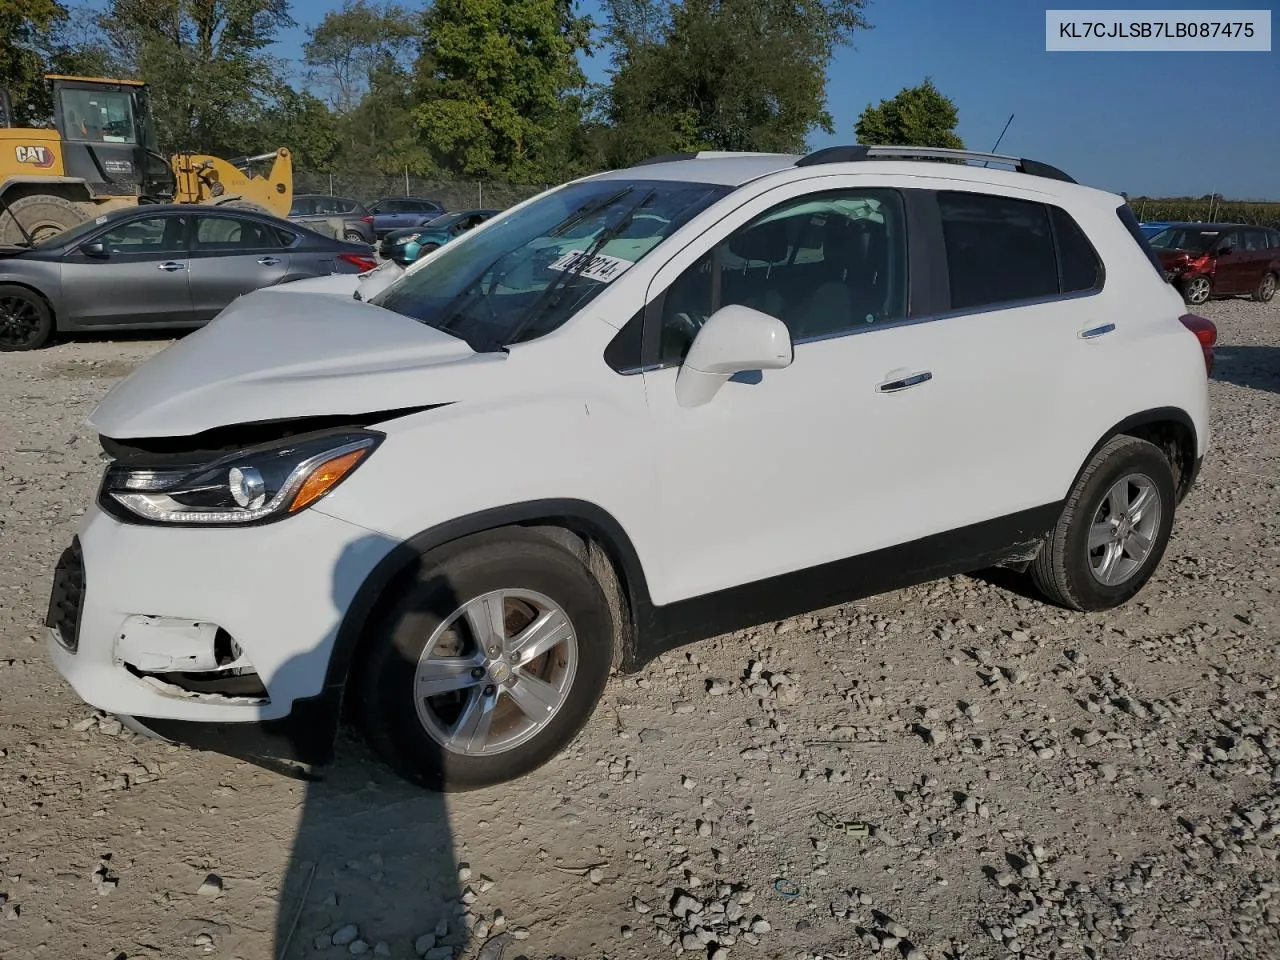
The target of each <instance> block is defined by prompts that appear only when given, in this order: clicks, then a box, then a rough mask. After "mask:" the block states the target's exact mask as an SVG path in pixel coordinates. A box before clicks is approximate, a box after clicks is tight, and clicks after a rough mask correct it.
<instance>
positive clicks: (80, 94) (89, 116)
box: [61, 89, 138, 143]
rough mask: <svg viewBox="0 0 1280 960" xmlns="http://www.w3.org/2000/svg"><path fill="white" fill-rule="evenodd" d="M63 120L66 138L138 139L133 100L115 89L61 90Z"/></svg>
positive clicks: (92, 139) (117, 141)
mask: <svg viewBox="0 0 1280 960" xmlns="http://www.w3.org/2000/svg"><path fill="white" fill-rule="evenodd" d="M61 95H62V123H63V126H64V127H65V128H66V133H65V136H66V138H67V139H68V140H88V141H92V142H99V143H137V142H138V139H137V134H136V132H135V131H134V129H133V100H132V98H131V97H130V96H129V94H127V93H121V92H119V91H115V90H76V89H64V90H63V91H62V94H61Z"/></svg>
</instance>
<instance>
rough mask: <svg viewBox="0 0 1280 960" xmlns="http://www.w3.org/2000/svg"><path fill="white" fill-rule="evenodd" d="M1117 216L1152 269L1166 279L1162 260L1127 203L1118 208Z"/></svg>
mask: <svg viewBox="0 0 1280 960" xmlns="http://www.w3.org/2000/svg"><path fill="white" fill-rule="evenodd" d="M1116 216H1117V217H1119V218H1120V222H1121V223H1122V224H1124V228H1125V230H1127V231H1128V232H1129V236H1131V237H1133V242H1134V243H1136V244H1137V245H1138V246H1139V247H1141V248H1142V252H1143V253H1145V254H1146V255H1147V262H1148V263H1150V264H1151V267H1152V269H1154V270H1155V272H1156V273H1158V274H1160V279H1162V280H1163V279H1164V267H1163V266H1161V264H1160V258H1159V257H1158V256H1156V252H1155V250H1154V249H1153V248H1152V246H1151V244H1150V243H1148V242H1147V238H1146V236H1145V235H1143V233H1142V227H1141V225H1140V224H1139V223H1138V218H1137V217H1136V216H1134V214H1133V211H1132V210H1131V209H1130V208H1129V205H1128V204H1127V203H1122V204H1120V206H1118V207H1116Z"/></svg>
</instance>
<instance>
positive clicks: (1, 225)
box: [0, 193, 89, 246]
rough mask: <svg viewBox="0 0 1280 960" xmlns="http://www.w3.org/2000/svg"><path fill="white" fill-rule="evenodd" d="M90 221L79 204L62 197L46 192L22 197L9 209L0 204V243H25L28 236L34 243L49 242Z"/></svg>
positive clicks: (11, 244) (11, 204)
mask: <svg viewBox="0 0 1280 960" xmlns="http://www.w3.org/2000/svg"><path fill="white" fill-rule="evenodd" d="M88 219H89V215H88V213H87V212H86V211H85V210H84V209H83V208H81V206H80V205H79V204H76V203H72V202H71V201H70V200H64V199H63V198H62V197H55V196H53V195H52V194H46V193H38V194H35V195H33V196H29V197H22V198H21V199H19V200H14V201H13V202H12V203H10V204H9V205H8V209H5V206H4V204H0V244H8V245H10V246H17V245H19V244H23V243H26V242H27V236H26V235H27V234H30V235H31V237H32V239H33V240H37V241H38V240H47V239H48V238H49V237H52V236H56V235H57V234H59V233H61V232H62V231H63V230H70V229H71V228H72V227H74V226H76V225H77V224H81V223H84V222H85V221H86V220H88ZM15 221H16V222H15ZM19 224H21V227H20V226H19ZM24 228H25V231H26V232H25V233H24V232H23V230H24Z"/></svg>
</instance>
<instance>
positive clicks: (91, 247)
mask: <svg viewBox="0 0 1280 960" xmlns="http://www.w3.org/2000/svg"><path fill="white" fill-rule="evenodd" d="M80 252H81V253H83V254H84V255H85V256H86V257H93V258H94V259H96V260H105V259H106V258H107V248H106V246H105V245H104V244H103V242H102V241H101V240H92V241H90V242H89V243H82V244H80Z"/></svg>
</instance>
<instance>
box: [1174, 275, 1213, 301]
mask: <svg viewBox="0 0 1280 960" xmlns="http://www.w3.org/2000/svg"><path fill="white" fill-rule="evenodd" d="M1211 293H1213V284H1212V283H1211V282H1210V281H1209V278H1208V277H1192V278H1191V279H1190V280H1187V281H1186V282H1185V283H1183V285H1182V296H1183V298H1184V299H1185V300H1186V301H1187V303H1189V304H1191V305H1192V306H1195V307H1198V306H1200V305H1201V304H1204V303H1208V301H1209V295H1210V294H1211Z"/></svg>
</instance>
